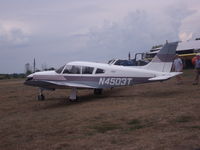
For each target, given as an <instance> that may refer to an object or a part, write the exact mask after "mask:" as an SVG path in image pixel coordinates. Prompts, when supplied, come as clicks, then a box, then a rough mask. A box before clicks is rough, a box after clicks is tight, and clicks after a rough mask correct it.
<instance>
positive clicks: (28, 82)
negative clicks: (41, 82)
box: [24, 73, 34, 85]
mask: <svg viewBox="0 0 200 150" xmlns="http://www.w3.org/2000/svg"><path fill="white" fill-rule="evenodd" d="M33 75H34V73H32V74H30V75H28V76H27V77H26V81H25V82H24V84H26V85H30V83H31V81H32V80H33Z"/></svg>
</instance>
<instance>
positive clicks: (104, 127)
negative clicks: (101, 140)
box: [90, 122, 121, 133]
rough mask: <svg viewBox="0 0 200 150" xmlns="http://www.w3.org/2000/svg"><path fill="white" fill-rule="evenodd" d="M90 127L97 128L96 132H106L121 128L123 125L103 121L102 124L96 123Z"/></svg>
mask: <svg viewBox="0 0 200 150" xmlns="http://www.w3.org/2000/svg"><path fill="white" fill-rule="evenodd" d="M90 128H91V129H94V130H96V132H98V133H106V132H108V131H111V130H117V129H120V128H121V127H120V126H119V125H118V124H113V123H109V122H105V123H101V124H96V125H94V126H91V127H90Z"/></svg>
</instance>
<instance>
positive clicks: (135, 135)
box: [0, 70, 200, 150]
mask: <svg viewBox="0 0 200 150" xmlns="http://www.w3.org/2000/svg"><path fill="white" fill-rule="evenodd" d="M193 78H194V74H193V71H192V70H186V71H185V73H184V75H183V80H184V81H183V82H184V83H183V85H176V84H175V79H171V80H169V81H166V82H162V83H160V82H158V83H151V84H143V85H136V86H133V87H123V88H115V89H112V90H106V91H104V92H103V95H100V96H94V95H93V91H91V90H80V91H79V92H78V95H79V99H80V101H79V102H76V103H71V102H68V101H67V96H68V95H69V93H70V90H56V91H54V92H48V91H47V92H45V95H46V98H47V99H46V100H45V101H37V100H36V96H37V89H36V88H32V87H28V86H24V85H23V80H1V81H0V149H2V150H13V149H18V150H21V149H22V150H23V149H24V150H25V149H26V150H27V149H29V150H40V149H41V150H43V149H52V150H62V149H63V150H66V149H68V150H70V149H73V150H74V149H75V150H76V149H77V150H79V149H86V150H87V149H88V150H90V149H97V150H98V149H109V150H110V149H120V150H121V149H125V150H129V149H130V150H132V149H136V150H140V149H141V150H143V149H147V150H155V149H157V150H160V149H165V150H198V149H200V143H199V141H200V109H199V108H200V94H199V93H200V85H198V86H193V85H192V81H193Z"/></svg>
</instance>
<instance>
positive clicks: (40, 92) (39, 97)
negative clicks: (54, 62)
mask: <svg viewBox="0 0 200 150" xmlns="http://www.w3.org/2000/svg"><path fill="white" fill-rule="evenodd" d="M42 92H43V89H41V88H40V89H39V95H38V101H43V100H45V96H44V94H43V93H42Z"/></svg>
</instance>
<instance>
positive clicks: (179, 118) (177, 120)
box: [175, 116, 192, 123]
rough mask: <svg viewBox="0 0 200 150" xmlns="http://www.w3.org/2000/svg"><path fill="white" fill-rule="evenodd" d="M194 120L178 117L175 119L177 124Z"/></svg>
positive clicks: (187, 117) (189, 117) (188, 117)
mask: <svg viewBox="0 0 200 150" xmlns="http://www.w3.org/2000/svg"><path fill="white" fill-rule="evenodd" d="M191 120H192V117H191V116H178V117H176V119H175V122H179V123H185V122H190V121H191Z"/></svg>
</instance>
